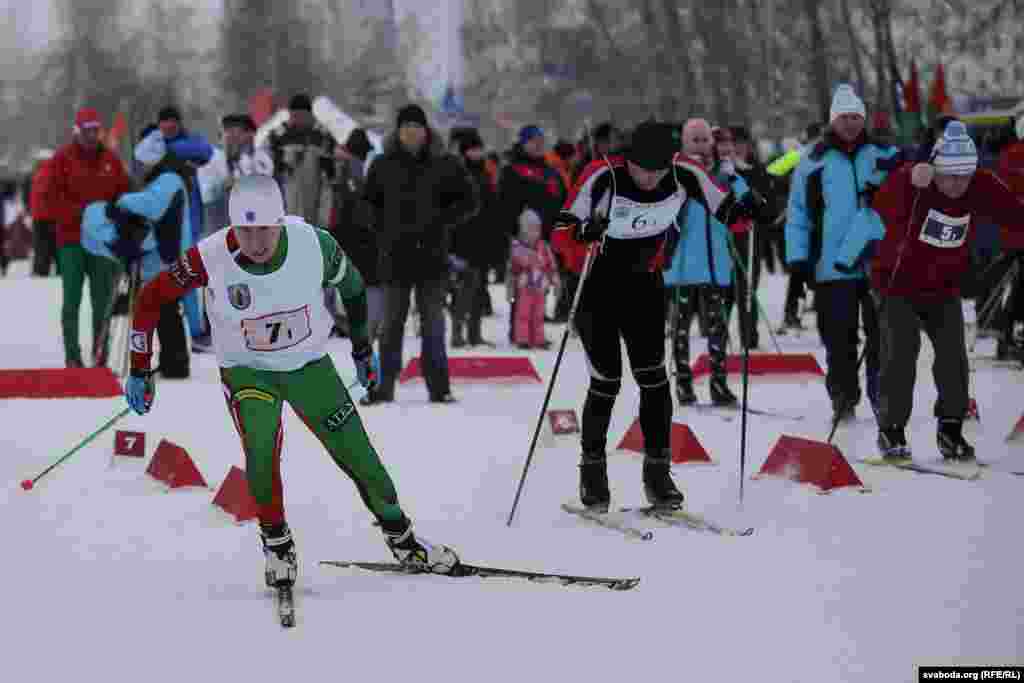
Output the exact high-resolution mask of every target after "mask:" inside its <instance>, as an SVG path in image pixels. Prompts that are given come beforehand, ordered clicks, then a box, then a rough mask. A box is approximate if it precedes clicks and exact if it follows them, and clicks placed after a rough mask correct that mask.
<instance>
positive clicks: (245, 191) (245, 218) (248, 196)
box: [228, 175, 284, 226]
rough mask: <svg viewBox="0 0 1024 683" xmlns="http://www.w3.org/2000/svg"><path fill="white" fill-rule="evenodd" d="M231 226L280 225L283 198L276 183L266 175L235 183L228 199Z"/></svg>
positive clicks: (253, 176) (282, 213)
mask: <svg viewBox="0 0 1024 683" xmlns="http://www.w3.org/2000/svg"><path fill="white" fill-rule="evenodd" d="M228 215H229V216H230V217H231V225H236V226H244V225H281V224H282V223H283V221H284V198H283V197H282V196H281V188H280V187H278V185H277V181H276V180H274V178H272V177H271V176H267V175H247V176H242V177H241V178H239V179H238V180H237V181H235V186H234V187H232V188H231V195H230V196H229V197H228Z"/></svg>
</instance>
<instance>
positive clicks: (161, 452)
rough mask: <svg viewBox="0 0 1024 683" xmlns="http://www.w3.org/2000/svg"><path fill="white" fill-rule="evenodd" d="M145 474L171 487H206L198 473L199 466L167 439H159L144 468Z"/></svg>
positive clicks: (180, 448) (179, 447) (204, 481)
mask: <svg viewBox="0 0 1024 683" xmlns="http://www.w3.org/2000/svg"><path fill="white" fill-rule="evenodd" d="M146 474H148V475H149V476H151V477H153V478H154V479H156V480H157V481H161V482H163V483H164V484H167V486H169V487H170V488H172V489H177V488H181V487H183V486H202V487H207V486H206V480H205V479H203V475H202V474H200V473H199V468H198V467H196V464H195V463H194V462H192V458H191V457H190V456H189V454H188V452H187V451H186V450H185V449H184V448H182V447H181V446H179V445H177V444H175V443H171V442H170V441H168V440H167V439H163V440H161V441H160V444H159V445H158V446H157V447H156V452H155V453H154V454H153V459H152V460H151V461H150V462H149V467H147V468H146Z"/></svg>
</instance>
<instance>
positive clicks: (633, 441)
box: [619, 419, 714, 465]
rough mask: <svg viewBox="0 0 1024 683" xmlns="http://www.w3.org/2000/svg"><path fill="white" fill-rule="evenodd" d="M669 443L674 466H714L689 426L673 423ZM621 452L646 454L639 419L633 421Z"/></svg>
mask: <svg viewBox="0 0 1024 683" xmlns="http://www.w3.org/2000/svg"><path fill="white" fill-rule="evenodd" d="M669 443H670V444H671V448H672V464H673V465H678V464H679V463H684V462H690V463H706V464H714V463H713V462H712V460H711V458H710V457H709V456H708V452H707V451H706V450H704V446H702V445H701V443H700V441H699V440H698V439H697V436H696V434H694V433H693V430H692V429H690V427H689V425H684V424H679V423H676V422H673V423H672V433H671V435H670V436H669ZM619 450H624V451H636V452H637V453H643V452H644V433H643V431H642V430H641V429H640V420H639V419H637V420H633V424H632V425H630V427H629V430H627V431H626V434H625V436H623V437H622V441H620V442H619Z"/></svg>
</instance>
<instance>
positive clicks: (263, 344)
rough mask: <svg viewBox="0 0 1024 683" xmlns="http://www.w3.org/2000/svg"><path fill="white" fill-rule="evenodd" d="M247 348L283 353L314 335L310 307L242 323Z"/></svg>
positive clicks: (248, 319)
mask: <svg viewBox="0 0 1024 683" xmlns="http://www.w3.org/2000/svg"><path fill="white" fill-rule="evenodd" d="M242 334H243V335H244V336H245V347H246V348H247V349H249V350H250V351H281V350H283V349H287V348H291V347H292V346H295V345H296V344H299V343H301V342H303V341H304V340H306V339H308V338H309V337H310V336H311V335H312V334H313V329H312V327H310V322H309V306H303V307H302V308H298V309H296V310H294V311H284V312H280V313H270V314H269V315H264V316H262V317H259V318H247V319H245V320H243V321H242Z"/></svg>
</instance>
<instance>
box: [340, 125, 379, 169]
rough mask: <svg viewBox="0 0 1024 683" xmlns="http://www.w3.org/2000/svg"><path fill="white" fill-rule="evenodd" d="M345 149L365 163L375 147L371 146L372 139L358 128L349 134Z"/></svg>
mask: <svg viewBox="0 0 1024 683" xmlns="http://www.w3.org/2000/svg"><path fill="white" fill-rule="evenodd" d="M345 149H347V150H348V151H349V153H351V154H352V156H354V157H358V158H359V159H362V160H364V161H365V160H366V157H367V155H368V154H369V153H370V150H371V149H373V145H371V144H370V137H369V136H368V135H367V134H366V131H365V130H363V129H362V128H356V129H355V130H353V131H352V132H351V133H349V134H348V140H346V141H345Z"/></svg>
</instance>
